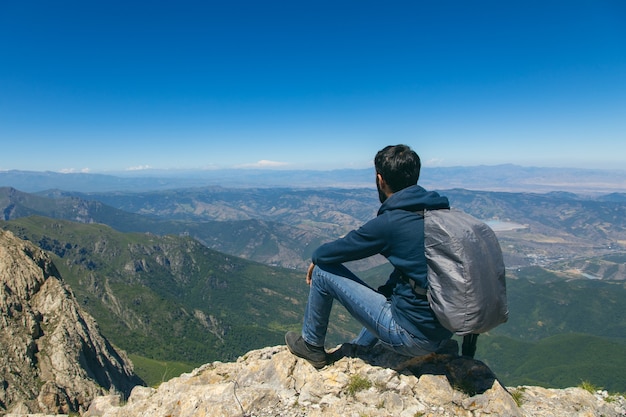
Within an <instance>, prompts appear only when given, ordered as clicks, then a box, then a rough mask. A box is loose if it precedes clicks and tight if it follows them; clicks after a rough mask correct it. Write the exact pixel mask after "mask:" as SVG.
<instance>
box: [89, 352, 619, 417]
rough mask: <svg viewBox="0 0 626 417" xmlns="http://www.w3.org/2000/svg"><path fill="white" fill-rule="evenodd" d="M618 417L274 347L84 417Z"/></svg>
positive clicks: (352, 357) (540, 394)
mask: <svg viewBox="0 0 626 417" xmlns="http://www.w3.org/2000/svg"><path fill="white" fill-rule="evenodd" d="M625 410H626V408H625V403H624V399H623V398H622V397H618V398H610V399H608V398H601V395H600V394H597V395H594V394H591V393H589V392H587V391H585V390H583V389H580V388H570V389H565V390H551V389H544V388H538V387H517V388H512V389H511V388H509V389H506V388H504V387H503V386H502V385H501V384H500V383H499V382H498V380H497V378H496V377H495V375H494V374H493V373H492V372H491V371H490V370H489V369H488V368H487V367H486V366H485V365H484V364H483V363H481V362H479V361H475V360H471V359H464V358H460V357H458V356H456V355H454V354H445V355H443V354H442V355H434V354H433V355H430V356H426V357H422V358H414V359H410V360H406V359H405V360H404V361H403V360H400V359H399V358H398V357H397V356H394V355H391V354H389V353H387V352H385V351H382V350H377V349H374V351H372V352H370V353H367V354H358V353H356V354H355V353H354V352H353V353H351V354H346V352H341V350H340V351H339V354H338V355H337V361H336V362H335V363H334V364H332V365H330V366H327V367H325V368H324V369H322V370H321V371H317V370H315V369H314V368H313V367H312V366H311V365H310V364H309V363H308V362H306V361H304V360H302V359H298V358H296V357H294V356H293V355H291V353H289V351H288V350H287V348H286V347H284V346H278V347H268V348H265V349H261V350H256V351H252V352H249V353H248V354H247V355H246V356H244V357H241V358H239V359H238V360H237V361H236V362H233V363H219V362H215V363H212V364H207V365H204V366H202V367H200V368H198V369H196V370H194V371H193V372H192V373H189V374H184V375H182V376H180V377H178V378H174V379H172V380H170V381H168V382H165V383H163V384H162V385H161V386H160V387H159V388H158V389H154V388H146V387H136V388H135V389H134V390H133V392H132V394H131V396H130V398H129V399H128V402H127V403H126V404H124V405H120V401H119V398H118V397H116V396H107V397H99V398H97V399H96V400H94V401H93V403H92V405H91V407H90V408H89V410H88V411H87V413H85V417H152V416H170V417H191V416H194V417H214V416H215V417H217V416H242V417H253V416H254V417H270V416H282V417H304V416H329V417H334V416H337V417H340V416H341V417H343V416H370V417H374V416H400V417H414V416H431V417H435V416H442V417H443V416H448V417H452V416H467V417H477V416H507V417H530V416H541V417H557V416H559V417H561V416H580V417H582V416H586V417H591V416H605V417H610V416H612V417H616V416H624V415H626V411H625Z"/></svg>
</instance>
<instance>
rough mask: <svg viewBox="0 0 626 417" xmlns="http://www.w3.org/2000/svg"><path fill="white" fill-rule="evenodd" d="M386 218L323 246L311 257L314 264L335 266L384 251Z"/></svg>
mask: <svg viewBox="0 0 626 417" xmlns="http://www.w3.org/2000/svg"><path fill="white" fill-rule="evenodd" d="M386 224H387V216H385V215H380V216H378V217H376V218H374V219H372V220H370V221H369V222H367V223H365V224H364V225H363V226H361V227H360V228H359V229H357V230H353V231H351V232H350V233H348V234H347V235H345V236H344V237H342V238H340V239H337V240H335V241H333V242H329V243H326V244H323V245H322V246H320V247H319V248H317V249H316V250H315V252H314V253H313V256H312V261H313V263H314V264H336V263H344V262H350V261H355V260H358V259H364V258H367V257H370V256H373V255H376V254H378V253H381V252H383V251H384V250H385V246H386V242H387V241H388V239H386V234H387V233H389V228H388V227H385V226H386Z"/></svg>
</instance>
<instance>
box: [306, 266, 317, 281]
mask: <svg viewBox="0 0 626 417" xmlns="http://www.w3.org/2000/svg"><path fill="white" fill-rule="evenodd" d="M313 268H315V264H314V263H313V262H311V265H309V270H308V271H306V283H307V284H309V285H311V275H313Z"/></svg>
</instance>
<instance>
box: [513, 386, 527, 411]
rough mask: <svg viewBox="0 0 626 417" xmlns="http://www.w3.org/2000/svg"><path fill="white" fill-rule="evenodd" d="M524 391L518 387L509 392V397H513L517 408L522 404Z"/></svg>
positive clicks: (524, 389)
mask: <svg viewBox="0 0 626 417" xmlns="http://www.w3.org/2000/svg"><path fill="white" fill-rule="evenodd" d="M524 391H526V388H524V387H519V388H516V389H515V390H513V391H511V397H513V401H515V404H517V406H518V407H521V406H522V403H523V402H524Z"/></svg>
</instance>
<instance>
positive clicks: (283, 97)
mask: <svg viewBox="0 0 626 417" xmlns="http://www.w3.org/2000/svg"><path fill="white" fill-rule="evenodd" d="M625 22H626V3H624V2H621V1H617V0H598V1H592V0H584V1H576V2H567V3H565V2H548V3H547V4H546V2H533V1H531V2H530V3H529V2H521V1H513V2H496V1H479V2H474V3H471V4H468V3H467V2H463V1H460V0H456V1H450V2H445V3H431V2H414V1H399V2H393V3H391V4H385V5H384V6H382V5H381V4H379V3H375V2H371V1H360V2H357V1H338V2H337V1H336V2H327V1H321V2H315V3H298V2H295V3H294V2H287V1H284V0H281V1H274V2H263V3H259V2H253V1H233V2H228V3H226V2H215V1H190V0H183V1H181V2H176V3H175V4H174V3H172V4H169V3H167V2H147V1H137V2H132V3H130V4H129V3H128V2H121V1H107V2H104V1H93V2H80V1H76V0H71V1H67V2H64V3H63V5H62V6H61V5H59V4H53V3H49V2H45V1H42V0H35V1H33V2H28V3H23V2H11V3H9V4H3V5H2V6H0V39H3V40H4V42H2V43H0V141H1V142H2V151H1V152H0V170H3V171H7V170H24V171H53V172H90V173H111V172H139V171H141V170H146V169H154V170H196V169H230V168H235V169H245V168H263V169H289V170H332V169H344V168H367V167H370V166H371V164H372V162H371V161H372V159H373V156H374V154H375V153H376V151H378V150H379V149H380V148H382V147H384V146H386V145H389V144H397V143H406V144H408V145H410V146H412V147H413V148H414V149H415V150H416V151H417V152H418V154H419V155H420V157H421V158H422V161H423V165H424V166H425V167H452V166H477V165H501V164H508V163H510V164H515V165H520V166H528V167H557V168H558V167H571V168H590V169H619V170H622V169H624V167H625V166H626V163H625V162H626V158H625V155H626V24H624V23H625Z"/></svg>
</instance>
